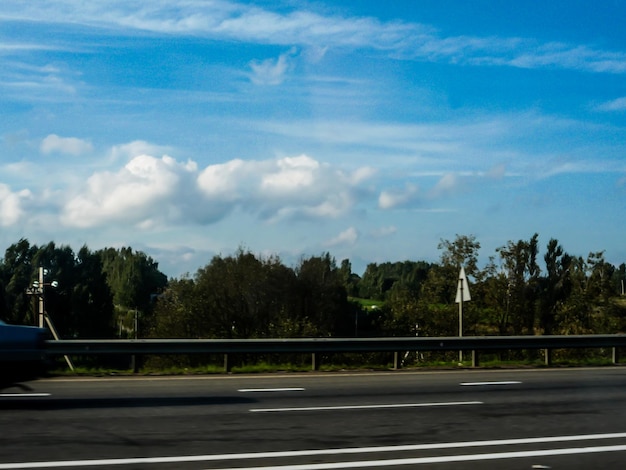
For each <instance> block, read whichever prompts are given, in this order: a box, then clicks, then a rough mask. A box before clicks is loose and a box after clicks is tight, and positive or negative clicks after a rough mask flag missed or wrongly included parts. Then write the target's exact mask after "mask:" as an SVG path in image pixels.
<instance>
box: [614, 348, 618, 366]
mask: <svg viewBox="0 0 626 470" xmlns="http://www.w3.org/2000/svg"><path fill="white" fill-rule="evenodd" d="M613 364H619V351H618V350H617V347H615V346H613Z"/></svg>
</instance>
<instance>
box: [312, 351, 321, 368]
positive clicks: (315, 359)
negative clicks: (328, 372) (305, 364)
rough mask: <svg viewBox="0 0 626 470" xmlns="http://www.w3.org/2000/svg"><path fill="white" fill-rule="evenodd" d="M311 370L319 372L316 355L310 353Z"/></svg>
mask: <svg viewBox="0 0 626 470" xmlns="http://www.w3.org/2000/svg"><path fill="white" fill-rule="evenodd" d="M311 370H314V371H315V370H320V365H319V362H318V361H317V354H316V353H311Z"/></svg>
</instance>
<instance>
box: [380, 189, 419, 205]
mask: <svg viewBox="0 0 626 470" xmlns="http://www.w3.org/2000/svg"><path fill="white" fill-rule="evenodd" d="M418 198H419V188H418V187H417V186H415V185H413V184H407V185H406V187H405V188H404V189H396V190H389V191H382V192H381V193H380V196H379V197H378V207H380V208H381V209H394V208H396V207H405V206H407V205H410V204H411V203H414V202H416V201H417V200H418Z"/></svg>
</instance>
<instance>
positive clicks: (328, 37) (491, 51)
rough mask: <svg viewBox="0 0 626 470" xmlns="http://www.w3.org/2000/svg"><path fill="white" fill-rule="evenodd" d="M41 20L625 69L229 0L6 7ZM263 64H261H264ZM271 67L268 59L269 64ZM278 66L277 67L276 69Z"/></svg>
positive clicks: (588, 49)
mask: <svg viewBox="0 0 626 470" xmlns="http://www.w3.org/2000/svg"><path fill="white" fill-rule="evenodd" d="M2 20H4V21H39V22H48V23H62V24H73V25H86V26H90V27H101V28H107V29H110V28H115V29H117V30H123V31H126V32H127V33H128V34H132V32H133V31H142V32H150V33H153V34H168V35H183V36H202V37H209V38H212V39H218V40H226V41H246V42H254V43H261V44H271V45H283V46H302V47H308V46H311V47H324V48H327V47H332V48H351V49H353V48H370V49H374V50H377V51H380V52H382V53H387V54H390V55H392V56H394V57H397V58H404V59H411V60H423V61H433V62H451V63H457V64H458V63H460V64H468V65H496V66H510V67H518V68H560V69H570V70H583V71H587V72H595V73H620V74H621V73H625V72H626V52H623V51H610V50H609V51H607V50H603V49H599V48H596V47H593V46H592V45H588V44H569V43H562V42H547V43H542V42H540V41H538V40H536V39H534V38H520V37H480V36H469V35H463V36H454V35H445V33H444V32H441V31H438V30H437V29H435V28H433V27H432V26H429V25H424V24H419V23H407V22H402V21H389V22H383V21H380V20H378V19H376V18H372V17H349V16H340V15H327V14H322V13H318V12H316V11H313V10H311V9H294V10H292V11H286V12H285V11H280V12H278V11H272V10H270V9H267V8H261V7H258V6H255V5H250V4H243V3H236V2H230V1H212V2H203V1H184V2H182V1H181V2H170V1H167V2H166V1H163V0H161V1H157V0H155V1H153V2H150V3H146V2H139V1H123V2H122V1H111V2H106V3H100V2H82V1H77V0H48V1H41V2H36V3H32V2H19V1H16V0H7V1H5V2H2V5H0V21H2ZM263 64H264V63H260V64H259V65H260V66H263ZM269 65H271V64H265V67H268V66H269ZM277 65H280V64H279V63H277V64H274V67H276V66H277Z"/></svg>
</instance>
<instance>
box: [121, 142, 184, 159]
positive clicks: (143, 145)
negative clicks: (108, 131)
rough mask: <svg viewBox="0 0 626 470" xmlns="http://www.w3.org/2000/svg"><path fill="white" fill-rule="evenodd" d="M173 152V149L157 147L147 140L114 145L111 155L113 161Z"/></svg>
mask: <svg viewBox="0 0 626 470" xmlns="http://www.w3.org/2000/svg"><path fill="white" fill-rule="evenodd" d="M171 151H172V148H171V147H167V146H163V145H155V144H152V143H150V142H146V141H145V140H134V141H132V142H128V143H126V144H120V145H114V146H113V147H112V148H111V150H110V152H109V154H110V158H111V159H112V160H114V161H115V160H130V159H131V158H134V157H137V156H139V155H159V154H161V155H162V154H166V153H169V152H171Z"/></svg>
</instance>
